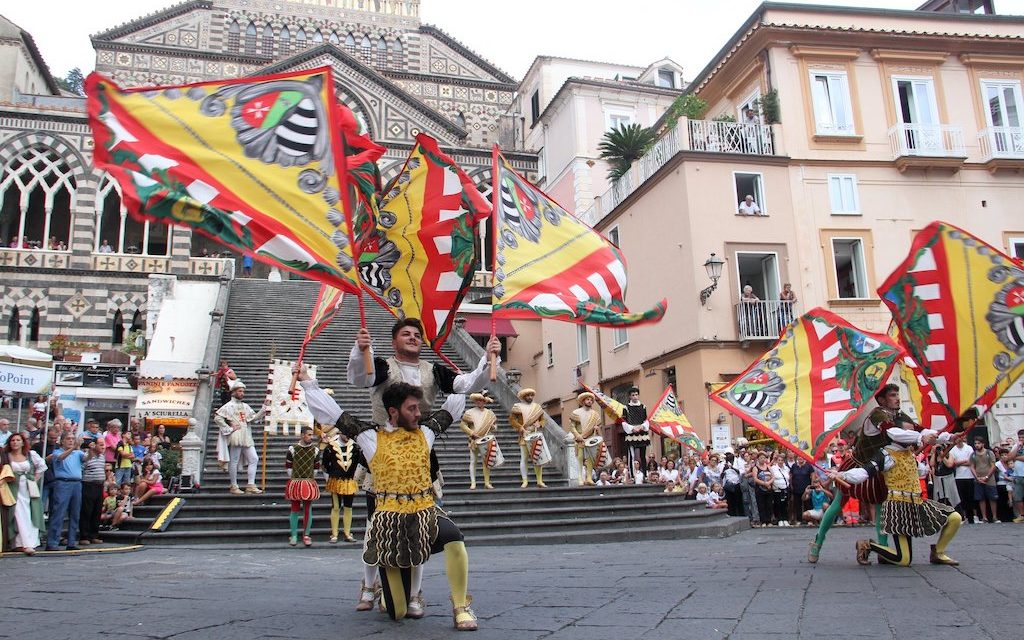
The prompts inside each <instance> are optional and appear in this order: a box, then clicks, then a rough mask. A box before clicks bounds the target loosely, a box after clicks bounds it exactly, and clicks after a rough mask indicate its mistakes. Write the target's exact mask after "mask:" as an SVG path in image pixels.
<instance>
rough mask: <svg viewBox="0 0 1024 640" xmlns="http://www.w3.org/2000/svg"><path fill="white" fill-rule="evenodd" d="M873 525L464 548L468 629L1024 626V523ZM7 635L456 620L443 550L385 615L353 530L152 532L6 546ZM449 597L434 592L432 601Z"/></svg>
mask: <svg viewBox="0 0 1024 640" xmlns="http://www.w3.org/2000/svg"><path fill="white" fill-rule="evenodd" d="M867 531H868V530H867V529H856V530H850V529H833V530H832V533H831V535H830V538H829V541H828V544H827V545H826V547H825V549H824V550H823V551H822V558H821V561H820V563H819V564H818V565H817V566H814V565H810V564H808V563H807V561H806V559H805V558H804V553H805V551H806V548H807V541H808V540H809V539H810V537H811V530H809V529H792V530H785V529H779V530H770V531H763V532H762V531H760V530H757V531H747V532H744V533H742V534H740V535H737V536H733V537H731V538H728V539H726V540H683V541H677V542H643V543H632V544H628V545H615V544H600V545H594V544H591V545H587V546H585V547H581V548H573V547H568V546H544V547H534V546H527V547H522V548H510V547H485V548H473V547H472V542H471V541H470V561H471V567H472V569H471V571H472V573H471V575H470V592H471V593H472V594H473V596H474V599H475V603H474V608H475V609H476V611H477V613H478V614H479V615H480V623H481V630H480V631H478V632H477V633H475V634H466V637H468V638H477V639H483V638H495V639H497V638H502V639H506V638H513V639H517V640H518V639H532V638H545V639H550V640H561V639H571V638H581V639H582V638H588V639H589V638H592V639H594V640H599V639H612V638H629V639H633V638H656V639H658V640H667V639H675V638H729V639H730V640H739V639H741V638H744V639H745V638H760V639H761V640H765V639H766V638H767V639H769V640H770V639H771V638H775V637H778V638H782V637H790V638H792V637H797V636H798V637H800V638H823V637H828V638H848V637H849V638H853V637H872V638H900V639H906V638H927V639H928V640H940V639H943V638H957V639H958V640H969V639H970V640H973V639H976V638H1000V639H1005V638H1014V637H1020V628H1021V627H1020V624H1021V612H1022V611H1024V609H1022V606H1021V594H1022V591H1021V586H1022V585H1024V566H1022V558H1024V537H1022V534H1024V527H1022V526H1018V525H1002V524H1001V525H972V526H966V527H964V528H963V529H962V530H961V533H960V535H959V536H958V538H957V539H956V540H955V541H954V543H953V545H952V546H951V549H950V554H951V555H952V556H953V557H955V558H957V559H958V560H960V561H961V566H960V567H959V568H950V567H937V566H932V565H929V564H928V561H927V559H928V556H927V553H928V547H927V545H926V544H924V543H923V542H919V543H918V544H917V545H916V547H915V556H916V560H917V562H916V563H915V566H913V567H912V568H910V569H899V568H894V567H881V566H877V565H873V566H870V567H860V566H858V565H857V564H856V562H855V561H854V557H853V542H854V540H855V539H856V538H857V537H860V536H862V535H864V534H866V533H867ZM0 562H2V568H3V581H2V586H0V596H2V597H0V602H2V609H0V619H2V620H3V621H4V622H3V623H2V624H0V637H3V638H45V639H47V640H59V639H62V638H68V639H70V640H83V639H86V638H129V639H130V638H135V637H138V638H173V639H175V640H192V639H195V638H213V639H217V640H233V639H235V638H237V639H239V640H243V639H244V640H252V639H254V638H289V639H296V638H303V639H305V638H330V639H331V640H349V639H353V638H379V639H381V640H385V639H388V640H391V639H402V638H417V639H430V638H450V637H452V636H453V634H454V631H453V630H452V628H451V614H450V608H449V606H448V603H447V582H446V581H445V579H444V575H443V562H442V561H441V559H440V558H435V559H434V560H433V561H431V563H430V564H429V565H428V568H427V571H426V575H425V576H424V593H425V595H426V598H427V603H428V604H427V617H426V618H424V619H422V620H407V621H403V622H400V623H394V622H391V621H389V620H387V619H386V617H385V616H384V615H383V614H378V613H376V612H370V613H357V612H355V611H354V610H353V605H354V602H355V596H356V592H357V590H358V580H359V578H358V576H359V574H360V565H359V564H358V552H357V550H356V548H355V547H353V546H349V547H347V548H328V545H327V544H326V543H320V544H318V546H316V547H313V548H312V549H302V548H299V549H288V548H280V549H279V548H270V547H267V548H260V549H211V548H196V549H188V550H185V549H183V548H176V549H146V550H142V551H138V552H133V553H122V554H84V555H80V556H76V557H63V558H56V557H51V558H46V557H41V556H37V557H36V558H32V559H29V558H21V557H15V558H5V559H4V560H2V561H0ZM442 600H443V604H440V602H441V601H442Z"/></svg>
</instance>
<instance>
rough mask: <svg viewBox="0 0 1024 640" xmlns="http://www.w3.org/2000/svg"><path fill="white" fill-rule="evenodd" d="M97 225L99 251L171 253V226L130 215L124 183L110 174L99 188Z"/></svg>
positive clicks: (151, 253)
mask: <svg viewBox="0 0 1024 640" xmlns="http://www.w3.org/2000/svg"><path fill="white" fill-rule="evenodd" d="M96 229H97V233H96V245H95V247H94V249H93V251H95V252H96V253H121V254H142V255H149V256H166V255H170V251H171V242H170V239H171V236H170V233H169V231H170V227H168V226H167V225H164V224H159V223H155V222H154V223H150V222H148V221H147V222H139V221H138V220H136V219H135V218H133V217H131V216H130V215H128V210H127V209H125V208H124V203H123V201H122V199H121V187H120V186H119V185H118V184H117V182H116V181H115V180H114V179H113V178H111V177H110V174H103V177H102V178H101V179H100V183H99V187H98V188H97V189H96Z"/></svg>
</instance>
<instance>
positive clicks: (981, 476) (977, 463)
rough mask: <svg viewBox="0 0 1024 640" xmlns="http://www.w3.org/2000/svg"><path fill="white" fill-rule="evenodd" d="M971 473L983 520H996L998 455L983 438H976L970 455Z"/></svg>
mask: <svg viewBox="0 0 1024 640" xmlns="http://www.w3.org/2000/svg"><path fill="white" fill-rule="evenodd" d="M970 470H971V475H972V476H974V501H975V502H976V503H977V505H978V509H979V511H980V513H981V521H982V522H985V521H988V522H989V523H993V522H995V521H996V499H997V498H998V497H999V494H998V492H997V491H996V478H995V474H996V455H995V454H994V453H992V450H991V449H989V448H988V447H986V446H985V440H984V439H983V438H975V439H974V452H973V453H971V457H970Z"/></svg>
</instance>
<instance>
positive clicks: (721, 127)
mask: <svg viewBox="0 0 1024 640" xmlns="http://www.w3.org/2000/svg"><path fill="white" fill-rule="evenodd" d="M689 122H690V127H689V129H690V149H692V150H693V151H711V152H714V153H743V154H747V155H755V156H771V155H775V151H774V145H773V144H772V128H771V126H770V125H766V124H741V123H738V122H718V121H715V120H690V121H689Z"/></svg>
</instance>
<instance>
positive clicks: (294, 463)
mask: <svg viewBox="0 0 1024 640" xmlns="http://www.w3.org/2000/svg"><path fill="white" fill-rule="evenodd" d="M284 468H285V469H287V470H288V483H287V484H286V485H285V486H284V497H285V499H287V500H288V501H290V502H291V513H290V514H289V518H290V524H291V536H290V537H289V539H288V544H290V545H291V546H293V547H294V546H295V545H296V544H298V530H299V516H300V514H301V517H302V544H304V545H306V546H307V547H309V546H311V545H312V544H313V539H312V538H311V537H310V536H309V534H310V531H311V530H312V528H313V512H312V507H313V501H314V500H319V499H320V487H319V485H317V482H316V471H317V469H319V468H320V449H319V447H317V446H316V444H314V443H313V427H302V429H301V431H300V435H299V441H298V442H297V443H295V444H293V445H292V446H290V447H288V452H287V453H286V454H285V456H284Z"/></svg>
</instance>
